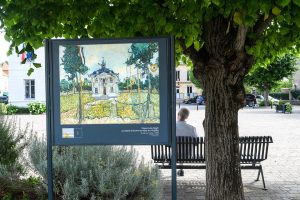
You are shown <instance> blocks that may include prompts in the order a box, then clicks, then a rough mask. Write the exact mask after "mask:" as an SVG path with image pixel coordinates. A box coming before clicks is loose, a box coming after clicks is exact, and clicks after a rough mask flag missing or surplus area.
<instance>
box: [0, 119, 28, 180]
mask: <svg viewBox="0 0 300 200" xmlns="http://www.w3.org/2000/svg"><path fill="white" fill-rule="evenodd" d="M26 132H27V129H25V131H22V130H21V129H18V128H17V127H16V120H15V119H9V118H7V117H6V116H4V115H1V114H0V165H1V167H2V170H1V171H2V173H1V172H0V176H1V174H3V173H4V171H5V169H7V170H8V171H9V172H12V173H14V175H16V176H18V175H20V174H22V173H23V167H22V165H21V164H20V162H19V157H20V155H21V154H22V152H23V149H24V148H25V147H26V145H27V143H26V138H25V134H26Z"/></svg>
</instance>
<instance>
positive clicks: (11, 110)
mask: <svg viewBox="0 0 300 200" xmlns="http://www.w3.org/2000/svg"><path fill="white" fill-rule="evenodd" d="M6 112H7V114H9V115H12V114H29V113H30V112H29V109H28V108H25V107H19V106H15V105H8V106H6Z"/></svg>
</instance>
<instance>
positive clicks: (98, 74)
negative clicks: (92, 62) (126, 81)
mask: <svg viewBox="0 0 300 200" xmlns="http://www.w3.org/2000/svg"><path fill="white" fill-rule="evenodd" d="M99 65H100V69H98V70H96V71H94V72H93V73H92V74H90V75H89V77H90V78H91V82H92V90H93V95H92V96H93V97H95V98H96V99H109V98H115V97H117V96H118V94H119V87H118V83H119V82H120V80H119V74H118V73H115V72H114V71H113V70H111V69H109V68H107V67H106V62H105V61H104V58H103V60H102V63H101V64H100V63H99Z"/></svg>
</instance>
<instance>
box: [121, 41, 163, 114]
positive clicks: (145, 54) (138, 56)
mask: <svg viewBox="0 0 300 200" xmlns="http://www.w3.org/2000/svg"><path fill="white" fill-rule="evenodd" d="M128 52H129V53H130V54H131V55H130V57H129V58H128V59H127V61H126V64H127V65H134V67H135V68H138V69H141V70H142V72H141V74H142V76H146V78H147V80H148V87H147V88H148V94H147V103H146V110H145V113H144V114H145V115H146V116H147V117H148V118H149V115H150V105H151V80H150V74H151V73H150V69H149V67H150V65H151V64H154V63H155V62H157V59H156V61H154V62H153V61H152V59H153V56H154V54H155V53H156V52H158V45H157V44H156V43H135V44H132V45H131V46H130V49H129V51H128ZM156 64H157V63H156ZM139 85H140V83H139V84H138V86H139Z"/></svg>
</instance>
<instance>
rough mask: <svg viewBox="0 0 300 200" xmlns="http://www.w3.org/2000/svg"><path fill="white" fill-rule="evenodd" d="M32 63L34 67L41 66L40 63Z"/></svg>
mask: <svg viewBox="0 0 300 200" xmlns="http://www.w3.org/2000/svg"><path fill="white" fill-rule="evenodd" d="M33 65H34V67H35V68H40V67H42V65H41V63H33Z"/></svg>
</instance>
